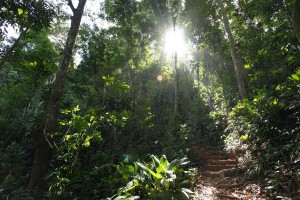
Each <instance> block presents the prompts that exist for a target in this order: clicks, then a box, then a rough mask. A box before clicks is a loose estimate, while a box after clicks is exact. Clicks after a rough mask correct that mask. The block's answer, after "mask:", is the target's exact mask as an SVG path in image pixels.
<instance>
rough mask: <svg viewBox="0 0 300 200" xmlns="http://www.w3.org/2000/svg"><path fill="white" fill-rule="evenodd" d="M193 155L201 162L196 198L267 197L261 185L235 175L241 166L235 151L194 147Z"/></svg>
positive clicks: (221, 199)
mask: <svg viewBox="0 0 300 200" xmlns="http://www.w3.org/2000/svg"><path fill="white" fill-rule="evenodd" d="M193 156H196V159H197V161H198V162H199V163H200V164H201V167H200V168H199V169H198V176H197V180H196V184H195V188H194V189H195V192H196V193H197V196H196V198H195V200H219V199H220V200H232V199H253V200H254V199H258V200H259V199H261V200H263V199H265V198H263V197H261V196H262V195H261V193H262V191H261V188H260V186H259V185H257V184H255V183H251V182H249V181H246V180H243V178H242V177H235V176H234V175H233V171H235V169H237V168H238V167H239V163H238V160H237V157H236V155H235V153H234V152H225V151H217V150H213V149H212V148H198V149H197V148H194V149H193Z"/></svg>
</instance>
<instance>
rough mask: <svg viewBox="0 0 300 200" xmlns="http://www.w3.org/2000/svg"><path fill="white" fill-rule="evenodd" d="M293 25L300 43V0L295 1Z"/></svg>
mask: <svg viewBox="0 0 300 200" xmlns="http://www.w3.org/2000/svg"><path fill="white" fill-rule="evenodd" d="M293 25H294V30H295V34H296V36H297V39H298V41H299V43H300V0H295V5H294V11H293Z"/></svg>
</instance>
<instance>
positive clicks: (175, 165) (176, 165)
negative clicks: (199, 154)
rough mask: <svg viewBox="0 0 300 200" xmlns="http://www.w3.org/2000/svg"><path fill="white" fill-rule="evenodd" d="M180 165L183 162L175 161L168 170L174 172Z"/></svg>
mask: <svg viewBox="0 0 300 200" xmlns="http://www.w3.org/2000/svg"><path fill="white" fill-rule="evenodd" d="M180 164H181V160H180V159H175V160H173V161H172V162H171V163H170V165H169V166H168V170H171V171H174V170H175V169H176V168H177V167H178V166H179V165H180Z"/></svg>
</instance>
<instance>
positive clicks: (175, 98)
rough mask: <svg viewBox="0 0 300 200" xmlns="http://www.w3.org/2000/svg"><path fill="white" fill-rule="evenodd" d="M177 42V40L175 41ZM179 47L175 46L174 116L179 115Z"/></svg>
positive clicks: (174, 24) (174, 26)
mask: <svg viewBox="0 0 300 200" xmlns="http://www.w3.org/2000/svg"><path fill="white" fill-rule="evenodd" d="M173 28H174V38H175V34H176V17H174V18H173ZM174 42H175V41H174ZM176 48H177V47H175V48H174V76H175V87H174V93H175V94H174V118H176V117H177V115H178V101H179V96H178V78H179V77H178V69H177V49H176Z"/></svg>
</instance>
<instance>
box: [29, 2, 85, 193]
mask: <svg viewBox="0 0 300 200" xmlns="http://www.w3.org/2000/svg"><path fill="white" fill-rule="evenodd" d="M86 2H87V0H79V2H78V5H77V7H76V8H75V7H74V5H73V3H72V0H69V1H68V5H69V6H70V8H71V10H72V12H73V16H72V19H71V27H70V30H69V33H68V38H67V41H66V44H65V48H64V50H63V52H62V57H61V60H60V63H59V69H58V71H57V74H56V79H55V82H54V85H53V89H52V92H51V95H50V98H49V102H48V105H47V109H46V112H45V115H44V118H43V121H42V123H41V125H40V126H39V128H37V129H36V130H34V131H33V133H32V138H33V142H34V148H35V154H34V163H33V167H32V172H31V177H30V181H29V188H30V189H38V191H40V190H42V189H43V187H44V185H45V184H44V179H43V178H44V176H45V175H46V173H47V171H48V168H49V163H50V158H51V148H52V145H53V143H52V139H51V133H52V132H53V131H54V129H55V126H56V120H57V116H58V113H59V106H60V102H61V99H62V95H63V93H64V85H65V82H66V79H67V73H68V68H69V65H70V60H71V57H72V50H73V47H74V44H75V40H76V36H77V34H78V30H79V26H80V22H81V18H82V15H83V10H84V7H85V4H86Z"/></svg>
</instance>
